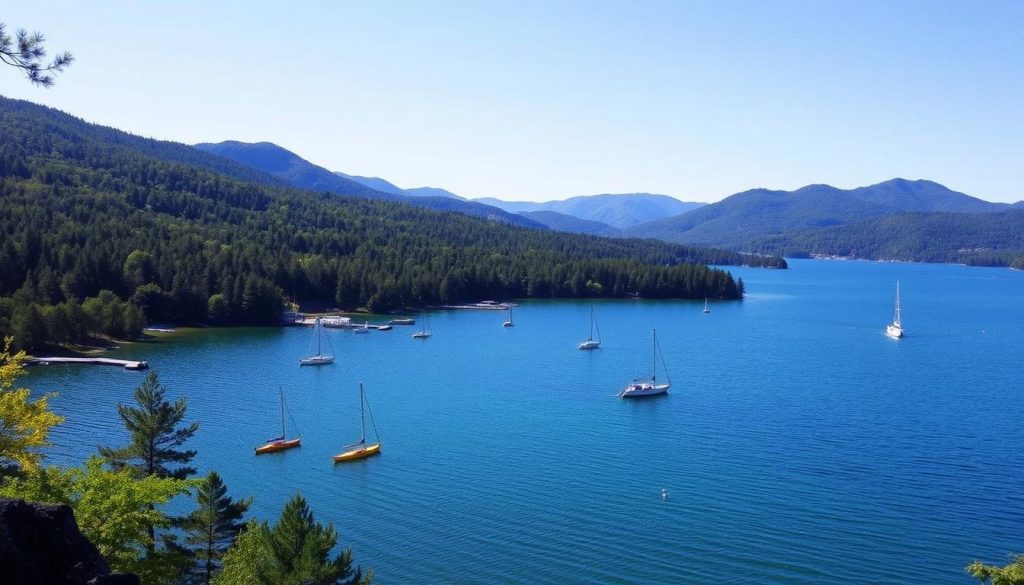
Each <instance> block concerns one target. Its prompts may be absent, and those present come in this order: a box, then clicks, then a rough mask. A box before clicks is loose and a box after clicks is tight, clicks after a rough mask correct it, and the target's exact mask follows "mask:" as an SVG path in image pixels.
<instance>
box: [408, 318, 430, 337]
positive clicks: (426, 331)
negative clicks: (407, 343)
mask: <svg viewBox="0 0 1024 585" xmlns="http://www.w3.org/2000/svg"><path fill="white" fill-rule="evenodd" d="M428 337H430V321H428V320H427V316H426V315H424V316H423V329H420V330H419V331H417V332H416V333H413V334H412V338H413V339H426V338H428Z"/></svg>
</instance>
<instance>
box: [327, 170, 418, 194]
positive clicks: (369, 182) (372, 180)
mask: <svg viewBox="0 0 1024 585" xmlns="http://www.w3.org/2000/svg"><path fill="white" fill-rule="evenodd" d="M334 174H335V175H338V176H339V177H344V178H346V179H349V180H350V181H355V182H357V183H361V184H363V185H365V186H367V187H369V188H371V189H376V190H378V191H380V192H382V193H391V194H393V195H405V191H404V189H402V188H401V187H398V186H396V185H395V184H393V183H391V182H389V181H386V180H384V179H381V178H380V177H360V176H359V175H346V174H345V173H342V172H339V171H334Z"/></svg>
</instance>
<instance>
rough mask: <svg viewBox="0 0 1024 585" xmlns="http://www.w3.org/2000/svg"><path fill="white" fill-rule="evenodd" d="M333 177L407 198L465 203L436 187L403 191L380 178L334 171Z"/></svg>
mask: <svg viewBox="0 0 1024 585" xmlns="http://www.w3.org/2000/svg"><path fill="white" fill-rule="evenodd" d="M334 174H335V175H338V176H339V177H345V178H346V179H351V180H353V181H356V182H357V183H362V184H363V185H366V186H367V187H370V188H372V189H376V190H378V191H383V192H385V193H394V194H395V195H406V196H408V197H450V198H452V199H460V200H462V201H465V200H466V198H465V197H460V196H458V195H456V194H455V193H452V192H451V191H448V190H446V189H439V188H437V187H414V188H412V189H403V188H401V187H399V186H398V185H395V184H394V183H392V182H391V181H388V180H386V179H381V178H380V177H360V176H359V175H346V174H345V173H342V172H340V171H334Z"/></svg>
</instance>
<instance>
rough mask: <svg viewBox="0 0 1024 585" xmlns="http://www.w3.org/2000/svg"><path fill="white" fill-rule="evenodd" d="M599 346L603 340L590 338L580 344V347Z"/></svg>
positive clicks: (592, 347) (591, 347)
mask: <svg viewBox="0 0 1024 585" xmlns="http://www.w3.org/2000/svg"><path fill="white" fill-rule="evenodd" d="M599 347H601V342H600V341H594V340H593V339H588V340H587V341H584V342H583V343H581V344H580V349H597V348H599Z"/></svg>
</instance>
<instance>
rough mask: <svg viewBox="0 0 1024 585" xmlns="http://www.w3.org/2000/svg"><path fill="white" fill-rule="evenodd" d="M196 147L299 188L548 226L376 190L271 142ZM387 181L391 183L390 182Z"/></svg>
mask: <svg viewBox="0 0 1024 585" xmlns="http://www.w3.org/2000/svg"><path fill="white" fill-rule="evenodd" d="M195 147H196V148H197V149H199V150H202V151H205V152H208V153H211V154H215V155H218V156H222V157H225V158H227V159H229V160H232V161H234V162H237V163H240V164H243V165H248V166H250V167H252V168H253V169H256V170H259V171H262V172H265V173H268V174H270V175H272V176H274V177H276V178H278V179H280V180H282V181H284V182H285V183H286V184H288V185H291V186H292V187H297V188H299V189H305V190H309V191H323V192H327V193H335V194H338V195H350V196H353V197H364V198H367V199H384V200H389V201H404V202H406V203H409V204H412V205H416V206H419V207H426V208H427V209H433V210H436V211H454V212H458V213H465V214H467V215H472V216H475V217H481V218H484V219H488V220H493V221H502V222H505V223H509V224H513V225H520V226H524V227H532V228H540V229H547V228H546V227H545V226H544V225H543V224H539V223H536V222H534V221H531V220H529V219H527V218H524V217H522V216H520V215H517V214H514V213H508V212H506V211H505V210H503V209H499V208H497V207H491V206H487V205H483V204H481V203H473V202H467V201H462V200H461V199H458V198H449V197H445V196H441V195H438V194H436V193H435V192H434V191H431V190H429V189H428V190H426V191H424V190H423V189H420V190H416V191H417V192H416V193H415V194H413V195H409V194H407V193H406V192H404V191H405V190H402V191H403V192H402V193H394V192H392V191H390V190H385V191H379V190H377V189H374V188H371V187H368V186H366V185H364V184H363V183H362V182H360V181H358V180H355V179H350V178H348V177H347V175H344V174H343V173H340V174H339V173H335V172H332V171H329V170H327V169H325V168H323V167H320V166H317V165H315V164H313V163H311V162H309V161H308V160H306V159H304V158H302V157H300V156H299V155H297V154H295V153H294V152H291V151H290V150H287V149H285V148H282V147H280V146H278V145H276V144H274V143H272V142H258V143H254V144H253V143H247V142H238V141H234V140H229V141H225V142H220V143H217V144H210V143H202V144H196V145H195ZM388 184H389V185H390V183H388ZM392 187H393V185H392ZM424 189H426V188H424ZM435 191H436V190H435Z"/></svg>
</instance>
